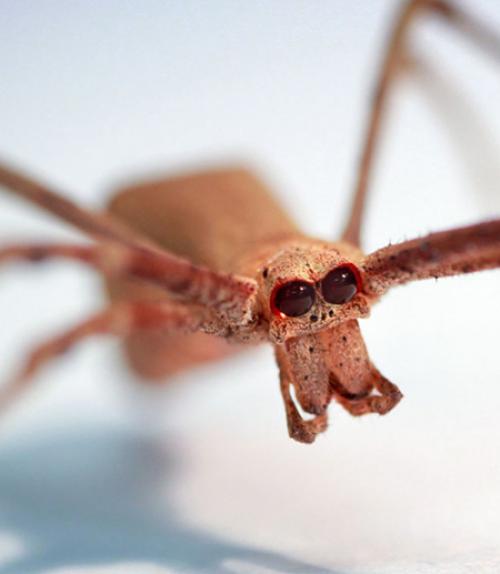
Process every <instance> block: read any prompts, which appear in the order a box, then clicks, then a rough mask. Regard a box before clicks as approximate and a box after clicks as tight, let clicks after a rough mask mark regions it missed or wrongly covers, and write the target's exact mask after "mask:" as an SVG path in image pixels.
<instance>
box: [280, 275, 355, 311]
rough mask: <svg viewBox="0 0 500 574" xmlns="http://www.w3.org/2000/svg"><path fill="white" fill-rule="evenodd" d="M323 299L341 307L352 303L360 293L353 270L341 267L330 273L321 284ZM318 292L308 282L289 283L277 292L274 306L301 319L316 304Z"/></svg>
mask: <svg viewBox="0 0 500 574" xmlns="http://www.w3.org/2000/svg"><path fill="white" fill-rule="evenodd" d="M320 286H321V294H322V295H323V299H324V300H325V301H327V302H328V303H333V304H335V305H341V304H342V303H347V302H348V301H350V300H351V299H352V298H353V297H354V295H356V292H357V291H358V280H357V278H356V275H355V274H354V272H353V271H352V269H351V268H350V267H348V266H341V267H337V268H335V269H333V270H332V271H330V272H329V273H328V274H327V275H325V277H324V278H323V280H322V281H321V283H320ZM315 299H316V291H315V289H314V287H313V285H311V284H310V283H307V282H306V281H299V280H297V281H289V282H288V283H285V284H284V285H282V286H281V287H279V289H278V290H277V291H276V293H275V295H274V298H273V306H274V307H275V308H276V309H277V310H278V311H279V312H280V313H283V314H284V315H286V316H287V317H300V316H301V315H304V314H305V313H307V312H308V311H309V310H310V309H311V307H312V306H313V304H314V301H315Z"/></svg>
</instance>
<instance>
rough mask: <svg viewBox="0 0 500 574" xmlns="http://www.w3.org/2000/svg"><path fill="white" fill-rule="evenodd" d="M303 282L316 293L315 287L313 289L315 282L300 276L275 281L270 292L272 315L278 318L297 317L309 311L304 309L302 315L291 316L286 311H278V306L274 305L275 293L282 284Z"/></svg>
mask: <svg viewBox="0 0 500 574" xmlns="http://www.w3.org/2000/svg"><path fill="white" fill-rule="evenodd" d="M295 282H297V283H304V284H305V285H309V287H311V288H312V289H314V292H315V294H316V289H315V284H314V282H313V281H306V280H304V279H303V278H302V277H294V278H287V279H285V280H281V281H278V282H277V283H276V285H275V286H274V287H273V290H272V292H271V311H272V313H273V315H276V316H277V317H280V319H298V318H300V317H303V316H304V315H306V314H307V313H308V312H309V311H306V312H305V313H304V314H303V315H297V316H295V317H294V316H292V315H287V314H286V313H283V312H282V311H280V310H279V309H278V307H277V306H276V295H277V293H278V291H279V290H280V289H281V288H282V287H283V286H284V285H287V284H288V283H295Z"/></svg>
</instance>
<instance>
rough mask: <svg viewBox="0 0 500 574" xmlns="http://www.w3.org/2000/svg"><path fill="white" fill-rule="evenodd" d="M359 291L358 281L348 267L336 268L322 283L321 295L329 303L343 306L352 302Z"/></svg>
mask: <svg viewBox="0 0 500 574" xmlns="http://www.w3.org/2000/svg"><path fill="white" fill-rule="evenodd" d="M357 291H358V280H357V278H356V275H355V273H354V271H353V270H352V269H351V268H350V267H348V266H347V265H344V266H341V267H336V268H335V269H332V271H330V273H328V274H327V275H326V276H325V278H324V279H323V280H322V281H321V293H322V294H323V298H324V299H325V301H327V302H328V303H334V304H335V305H341V304H342V303H347V302H348V301H350V300H351V299H352V298H353V297H354V295H356V293H357Z"/></svg>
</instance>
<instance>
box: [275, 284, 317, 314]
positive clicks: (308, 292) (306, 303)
mask: <svg viewBox="0 0 500 574" xmlns="http://www.w3.org/2000/svg"><path fill="white" fill-rule="evenodd" d="M314 297H315V293H314V288H313V286H312V285H309V283H306V282H305V281H290V282H289V283H285V284H284V285H282V286H281V287H280V288H279V289H278V290H277V291H276V294H275V296H274V301H273V303H274V306H275V307H276V309H277V310H278V311H280V312H281V313H283V314H284V315H287V316H288V317H299V316H300V315H303V314H304V313H307V312H308V311H309V309H310V308H311V307H312V306H313V303H314Z"/></svg>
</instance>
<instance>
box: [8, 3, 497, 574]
mask: <svg viewBox="0 0 500 574" xmlns="http://www.w3.org/2000/svg"><path fill="white" fill-rule="evenodd" d="M397 4H398V2H393V1H389V0H387V1H386V0H376V1H370V2H367V1H366V2H340V1H329V2H320V1H318V2H306V1H303V2H299V1H292V2H278V1H265V2H251V3H249V2H232V1H228V2H223V1H216V2H191V1H179V2H159V1H158V2H155V1H146V2H132V1H129V2H126V1H121V2H117V1H111V0H110V1H107V2H90V1H88V2H83V1H71V2H70V1H68V2H61V1H52V2H51V1H38V2H28V1H16V2H11V1H0V47H1V48H0V156H1V157H2V158H4V159H6V160H9V161H12V162H15V163H16V164H17V165H19V166H21V167H25V168H26V169H29V170H30V171H31V172H33V173H34V174H37V175H39V176H41V177H44V178H45V179H46V180H47V181H49V182H52V183H54V184H56V185H57V186H59V187H60V188H61V189H63V190H66V191H67V193H68V195H69V196H71V197H72V198H74V199H76V200H79V201H81V202H82V203H86V204H88V205H102V204H103V203H104V201H105V198H106V197H107V195H108V194H109V192H110V190H111V188H112V187H113V186H115V185H116V184H117V183H119V182H122V181H128V180H129V178H130V177H133V176H134V175H137V174H139V175H142V174H149V173H151V172H157V171H165V172H169V171H171V172H174V171H179V170H182V169H190V168H193V169H194V168H197V167H199V166H203V165H208V164H213V163H216V164H219V163H221V162H222V163H229V162H231V161H237V162H240V161H245V162H250V164H251V165H253V166H255V167H256V169H258V170H259V171H260V172H261V173H263V174H264V175H265V177H266V179H267V180H268V181H269V182H270V183H271V184H272V185H273V186H274V187H275V188H276V190H277V191H276V193H277V194H278V195H279V197H280V198H281V200H282V201H283V202H284V203H285V204H286V206H287V208H288V209H289V210H290V211H291V212H292V213H293V215H294V216H295V217H296V218H297V219H298V220H299V221H300V222H301V223H302V224H303V225H304V227H305V229H307V230H309V231H310V232H311V233H315V234H318V235H322V236H326V237H329V236H333V235H332V233H334V232H335V233H337V232H339V230H340V228H341V224H342V217H343V215H344V212H345V209H346V206H347V202H348V192H349V188H350V185H351V184H352V181H353V168H354V163H355V158H356V153H357V149H358V144H359V139H360V133H361V129H362V122H363V119H364V117H365V114H366V109H367V102H368V101H369V97H370V90H371V86H372V78H373V75H374V71H375V67H376V64H377V62H378V60H379V58H380V50H381V47H382V45H383V42H384V40H385V34H386V30H387V25H388V19H389V17H390V15H391V14H392V13H393V9H394V7H395V6H396V5H397ZM468 5H469V7H470V9H471V10H473V11H474V13H476V14H478V15H479V16H481V17H482V18H484V19H485V20H487V21H489V22H490V23H491V24H492V25H494V26H496V28H497V29H498V30H500V13H499V8H498V3H497V2H496V1H495V0H488V1H487V0H482V1H476V2H468ZM417 36H418V38H417V37H415V44H416V46H417V47H418V53H419V54H421V55H423V56H424V57H425V58H426V61H428V62H430V64H431V70H435V71H436V73H437V76H436V77H435V78H434V81H433V82H431V83H426V82H422V81H419V80H413V81H407V82H405V83H404V85H403V86H402V87H401V89H400V90H399V93H398V96H397V97H396V98H395V102H394V107H395V113H394V115H393V116H392V119H391V122H390V126H389V129H388V133H387V138H386V139H385V143H384V146H383V149H382V150H381V151H382V154H381V158H380V159H381V161H380V163H379V164H378V169H377V173H376V179H375V181H374V192H375V193H374V194H373V196H372V200H373V201H371V204H372V205H371V211H370V214H369V218H368V221H367V224H368V225H367V229H366V239H367V241H366V246H367V248H368V249H375V248H377V247H379V246H381V245H384V244H385V243H387V242H388V241H389V240H392V241H398V240H401V239H403V238H406V237H411V236H414V235H417V234H421V233H426V232H427V231H429V230H432V229H440V228H445V227H449V226H453V225H459V224H466V223H469V222H473V221H476V220H480V219H482V218H483V219H484V218H487V217H492V216H494V215H497V216H498V214H499V213H500V192H499V185H500V184H499V182H500V164H499V161H498V157H499V156H498V152H499V143H500V108H499V105H498V102H499V101H500V73H499V69H498V67H494V66H493V65H491V63H490V62H488V61H487V60H486V59H484V58H482V57H481V55H480V54H478V52H476V51H474V50H472V49H469V46H468V44H467V43H465V42H460V41H459V40H458V36H457V35H456V34H455V33H453V32H451V31H448V30H446V29H445V28H444V27H442V26H440V25H438V24H436V23H434V24H431V23H429V25H428V26H424V27H423V28H420V30H419V32H418V34H417ZM16 238H17V239H19V240H21V239H22V240H28V239H38V238H39V239H44V240H49V239H55V238H61V239H63V238H64V239H75V240H76V239H78V238H79V235H78V234H76V233H74V232H71V231H69V230H68V229H67V228H66V227H65V226H63V225H60V224H58V223H55V222H54V221H53V220H52V219H50V218H49V217H47V216H44V215H41V214H40V213H39V212H37V211H35V210H34V209H32V208H30V207H28V206H26V205H25V204H22V203H20V202H15V201H13V200H11V198H9V197H7V196H4V195H2V196H1V197H0V240H1V241H3V242H5V241H8V240H12V239H16ZM499 286H500V273H499V272H498V271H496V272H490V273H485V274H484V275H477V276H474V277H472V276H471V277H466V278H457V279H449V280H443V281H439V282H438V284H435V283H434V282H429V283H424V284H420V285H412V286H408V287H405V288H404V289H400V290H395V291H394V292H392V293H391V294H390V295H389V296H388V297H387V298H386V300H384V302H383V303H381V305H380V306H378V307H376V308H375V309H374V311H373V314H372V317H371V318H370V319H369V320H367V321H363V322H362V328H363V330H364V333H365V336H366V340H367V344H368V346H369V349H370V353H371V356H372V358H373V360H374V362H375V363H376V364H377V365H378V367H379V368H380V370H381V371H382V372H383V373H384V374H385V375H386V376H388V377H389V378H390V379H392V380H394V381H395V382H396V383H397V384H398V385H400V387H401V388H402V390H403V392H404V393H405V395H406V396H405V399H404V401H403V402H402V403H401V405H399V406H398V408H397V409H396V411H395V412H394V413H391V415H390V416H387V417H385V418H383V419H381V418H375V417H371V418H366V419H363V420H354V419H352V418H350V417H349V416H347V415H346V414H345V413H343V412H341V411H340V409H339V408H338V407H336V406H335V405H333V406H332V408H331V427H332V428H331V429H330V431H329V432H328V434H326V435H325V436H323V437H321V438H320V439H318V441H317V443H316V444H315V445H313V446H309V447H305V446H303V445H298V444H295V443H293V442H291V441H290V440H289V439H288V437H287V436H286V430H285V420H284V414H283V408H282V405H281V400H280V397H279V391H278V383H277V371H276V367H275V365H274V362H273V357H272V353H271V350H270V349H269V348H267V347H263V348H261V349H257V350H254V351H251V352H249V353H248V354H246V355H242V356H240V357H237V358H234V359H232V360H231V361H229V362H228V363H226V364H221V365H215V366H213V367H210V368H207V369H200V370H198V371H196V372H193V373H188V374H186V375H185V376H182V377H179V378H178V380H177V382H176V383H175V384H173V385H171V387H170V388H168V389H166V390H165V392H161V391H156V392H153V391H150V392H146V391H145V390H144V389H142V388H140V387H139V386H138V385H135V382H134V381H132V378H131V376H130V375H129V374H128V373H127V372H126V370H125V368H124V367H123V366H120V363H119V360H118V359H119V354H118V348H117V345H116V344H115V343H113V342H108V341H101V340H96V341H92V342H89V343H88V344H85V345H83V346H82V347H81V348H79V349H78V350H77V351H75V352H74V353H72V354H71V356H70V357H68V358H66V359H64V360H62V361H61V362H60V363H58V364H57V365H53V366H52V367H50V368H49V369H47V370H46V371H45V372H44V373H43V374H42V375H41V376H39V377H38V378H37V384H36V388H35V389H34V390H33V392H32V393H31V394H30V395H29V396H27V397H26V398H25V399H24V400H23V403H22V404H19V405H18V408H16V409H15V410H13V411H12V412H10V413H9V415H8V416H6V417H5V418H4V419H3V420H2V421H1V422H0V574H7V573H9V574H10V573H16V574H17V573H19V574H21V573H22V574H29V573H31V572H47V573H49V572H50V573H54V572H58V573H62V572H64V573H69V572H71V573H76V572H78V573H82V572H85V573H91V574H97V573H99V574H104V573H105V574H111V573H114V572H131V573H132V572H134V573H135V572H141V573H142V572H144V573H146V574H148V573H154V574H157V573H161V574H164V573H172V572H184V571H187V572H202V571H205V572H221V571H224V568H225V569H226V570H227V571H232V572H240V573H250V572H252V573H253V572H257V573H262V574H263V573H270V572H307V573H314V572H331V573H333V574H348V573H357V574H359V573H370V574H374V573H391V574H392V573H400V572H404V573H422V574H428V573H429V574H430V573H432V574H435V573H443V572H453V574H456V573H462V572H464V573H465V572H474V573H476V572H486V573H495V572H498V571H499V570H500V536H499V534H498V532H500V417H499V414H498V412H499V407H500V384H499V383H500V367H499V364H498V362H497V361H498V354H499V353H498V350H499V339H500V338H499V334H498V333H499V327H498V325H499V321H500V299H499V297H498V293H499ZM100 305H102V298H101V294H100V283H99V281H98V279H96V278H95V277H94V275H93V274H92V273H90V272H89V271H87V270H83V269H81V268H80V267H78V266H76V265H69V264H66V263H63V264H51V265H47V267H46V268H45V269H42V268H37V269H29V268H27V267H22V266H19V267H10V268H8V269H5V270H2V271H1V272H0V326H1V328H0V350H1V351H0V353H1V355H0V356H1V357H2V360H1V362H0V375H1V376H2V377H6V376H7V375H8V373H9V372H11V370H12V369H14V368H15V366H16V365H17V363H18V361H19V360H20V359H21V356H22V353H23V352H24V351H26V350H27V349H28V347H29V345H30V344H33V343H34V342H35V341H38V340H40V338H43V337H44V336H46V335H47V334H49V333H53V332H55V331H57V330H58V329H61V328H63V327H64V326H66V325H68V324H70V323H71V322H73V321H76V320H77V319H78V318H79V317H82V316H84V315H85V314H86V313H87V312H90V311H91V310H92V309H97V308H99V306H100Z"/></svg>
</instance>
